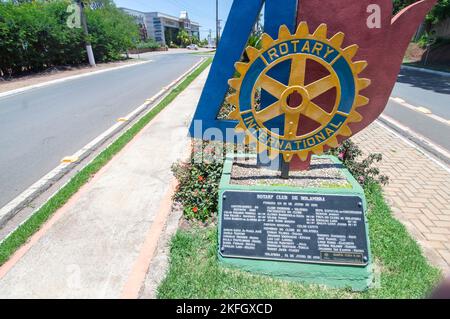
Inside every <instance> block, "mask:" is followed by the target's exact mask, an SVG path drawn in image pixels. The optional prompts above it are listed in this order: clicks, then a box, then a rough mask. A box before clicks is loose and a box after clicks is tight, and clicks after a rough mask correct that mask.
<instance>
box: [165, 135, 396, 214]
mask: <svg viewBox="0 0 450 319" xmlns="http://www.w3.org/2000/svg"><path fill="white" fill-rule="evenodd" d="M194 144H195V145H194V147H193V149H192V153H191V157H190V159H189V161H188V162H179V163H176V164H174V165H173V166H172V171H173V173H174V175H175V177H176V178H177V180H178V182H179V184H178V188H177V191H176V193H175V195H174V200H175V201H176V202H178V203H180V204H181V205H182V206H183V213H184V216H185V217H186V218H187V219H188V220H193V219H194V220H201V221H206V220H207V219H209V218H210V217H212V216H214V215H216V214H217V209H218V207H217V203H218V196H219V183H220V178H221V176H222V170H223V161H224V158H225V154H226V150H227V149H228V150H230V147H232V148H234V146H230V145H228V147H223V146H222V145H221V144H220V143H218V142H202V143H199V142H196V143H194ZM217 150H221V152H220V153H217ZM246 151H248V149H247V150H246ZM329 154H331V155H334V156H337V157H338V158H339V159H340V160H341V161H342V163H343V164H344V166H345V167H346V168H347V169H348V170H349V171H350V172H351V173H352V175H353V176H354V177H355V179H356V180H357V181H358V182H359V183H360V184H361V185H362V186H367V185H371V184H374V183H375V184H386V183H387V182H388V178H387V177H386V176H384V175H380V171H379V169H378V168H376V167H374V164H376V163H377V162H380V161H381V160H382V156H381V154H370V155H369V156H367V157H366V158H363V159H362V160H360V157H361V155H362V151H361V150H360V149H359V147H358V146H357V145H356V144H355V143H353V142H352V141H351V140H347V141H345V142H344V143H343V144H342V145H341V146H340V147H339V148H337V149H335V150H332V151H330V152H329Z"/></svg>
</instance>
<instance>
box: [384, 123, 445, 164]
mask: <svg viewBox="0 0 450 319" xmlns="http://www.w3.org/2000/svg"><path fill="white" fill-rule="evenodd" d="M377 121H378V122H379V124H382V125H383V126H385V127H386V128H388V129H390V130H391V131H393V132H394V133H395V134H397V135H399V136H400V137H402V138H403V139H404V140H405V142H408V143H410V144H412V146H413V147H415V148H416V149H419V150H420V151H422V153H425V154H426V153H428V154H426V155H427V156H428V157H429V158H430V159H433V160H434V161H435V162H437V163H438V164H439V165H440V166H441V167H443V168H444V169H445V170H447V171H449V172H450V168H449V167H450V153H448V152H447V151H446V150H444V149H443V148H441V147H440V146H438V145H435V144H434V143H432V142H431V141H429V140H428V139H427V138H425V137H423V136H421V135H418V134H417V133H414V132H413V131H412V130H411V129H409V128H408V127H406V126H404V125H402V124H400V123H399V122H397V121H395V120H394V119H392V118H391V117H389V116H386V115H384V114H383V115H381V116H380V117H379V118H378V120H377Z"/></svg>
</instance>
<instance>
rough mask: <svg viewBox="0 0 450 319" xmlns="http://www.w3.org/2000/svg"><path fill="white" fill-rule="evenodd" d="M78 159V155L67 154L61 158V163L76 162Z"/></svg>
mask: <svg viewBox="0 0 450 319" xmlns="http://www.w3.org/2000/svg"><path fill="white" fill-rule="evenodd" d="M78 160H79V158H78V156H66V157H64V158H63V159H62V160H61V163H75V162H77V161H78Z"/></svg>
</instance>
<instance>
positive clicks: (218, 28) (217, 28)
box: [216, 0, 220, 48]
mask: <svg viewBox="0 0 450 319" xmlns="http://www.w3.org/2000/svg"><path fill="white" fill-rule="evenodd" d="M219 38H220V21H219V0H216V48H217V47H218V46H219Z"/></svg>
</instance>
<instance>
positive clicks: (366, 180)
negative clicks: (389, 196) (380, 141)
mask: <svg viewBox="0 0 450 319" xmlns="http://www.w3.org/2000/svg"><path fill="white" fill-rule="evenodd" d="M329 153H330V154H331V155H334V156H337V157H338V158H339V159H340V160H341V161H342V163H343V164H344V166H345V167H346V168H347V169H348V170H349V171H350V173H351V174H352V175H353V177H355V179H356V180H357V181H358V182H359V183H360V184H361V185H363V186H364V185H370V184H382V185H385V184H387V183H388V181H389V178H388V177H387V176H385V175H380V170H379V169H378V168H376V167H374V164H376V163H378V162H380V161H381V160H382V159H383V156H382V155H381V154H369V155H368V156H367V157H366V158H364V159H363V160H359V158H360V157H361V155H362V151H361V149H360V148H359V147H358V145H356V144H355V143H353V142H352V141H351V140H346V141H344V143H342V145H341V146H339V147H338V148H336V149H334V150H331V151H330V152H329Z"/></svg>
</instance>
